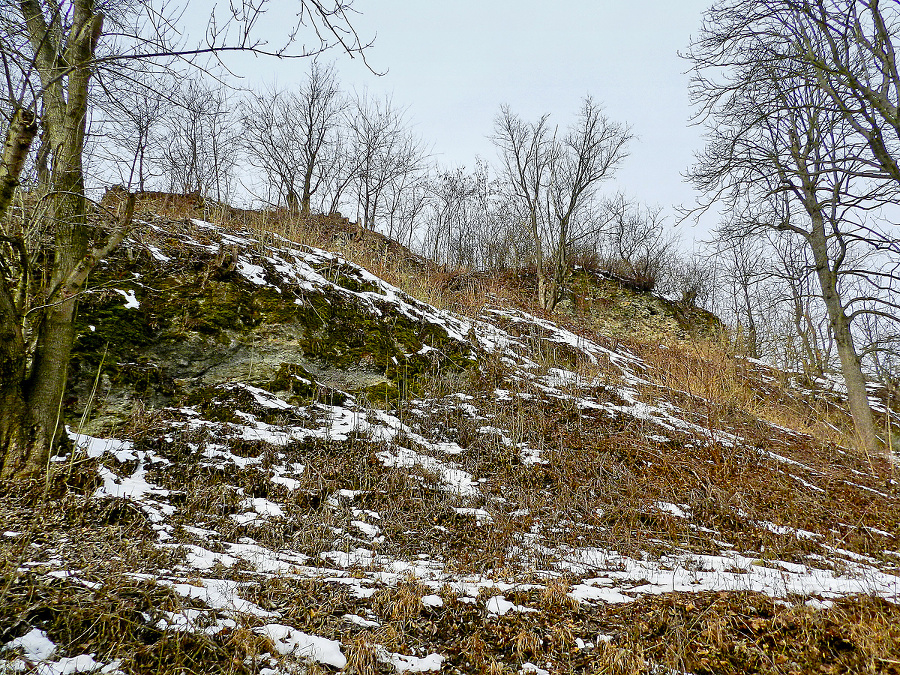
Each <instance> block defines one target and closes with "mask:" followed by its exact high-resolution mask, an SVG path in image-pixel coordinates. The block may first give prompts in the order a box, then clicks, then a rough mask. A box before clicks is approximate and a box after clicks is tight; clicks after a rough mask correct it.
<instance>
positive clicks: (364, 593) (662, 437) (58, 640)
mask: <svg viewBox="0 0 900 675" xmlns="http://www.w3.org/2000/svg"><path fill="white" fill-rule="evenodd" d="M94 283H95V286H94V289H93V290H92V292H91V293H90V294H89V295H88V296H86V298H85V299H84V300H83V302H82V312H81V319H80V321H81V325H80V334H79V338H78V343H77V349H76V360H75V362H74V364H73V368H74V369H73V378H72V388H71V397H70V399H69V401H68V404H69V406H70V408H71V410H72V413H73V418H75V419H78V418H81V419H82V420H83V421H82V423H81V424H80V426H79V428H73V429H72V430H71V431H72V433H71V435H72V437H73V440H74V444H75V448H74V450H73V451H72V452H71V453H70V454H68V455H65V456H60V457H56V458H54V460H53V462H52V464H51V474H50V479H49V481H48V485H47V491H46V493H41V494H38V495H19V494H8V495H6V496H5V498H4V501H3V503H2V506H0V518H2V520H3V522H4V523H5V527H6V528H7V530H6V531H5V532H4V534H3V537H2V539H0V550H2V559H3V560H4V563H3V568H2V569H3V575H4V579H3V581H4V584H3V587H2V589H0V593H2V595H0V607H2V610H0V643H3V644H5V645H6V646H5V647H3V650H4V651H2V652H0V659H2V663H3V664H4V665H0V668H3V667H5V668H9V669H12V670H13V671H18V670H22V669H25V668H28V667H32V666H35V667H39V668H41V669H43V670H41V671H40V672H47V673H50V672H53V673H57V672H59V673H62V672H88V671H92V670H100V669H102V670H103V672H116V671H121V672H187V671H193V672H226V671H227V672H230V673H236V672H237V673H242V672H252V673H266V674H274V673H281V672H310V673H313V672H323V671H333V670H335V669H345V670H346V672H355V673H374V672H383V673H388V672H395V671H413V672H423V671H438V670H440V671H443V672H461V673H473V672H484V673H503V672H520V673H525V672H533V673H543V672H550V673H568V672H671V671H669V670H667V669H669V668H674V669H678V670H681V671H688V672H698V673H699V672H730V673H738V672H740V673H747V672H767V673H768V672H772V673H774V672H785V673H787V672H792V673H793V672H847V671H852V672H861V671H863V670H867V669H868V670H869V671H871V672H896V664H897V663H898V661H900V647H898V645H900V628H898V626H900V608H898V606H897V602H898V589H900V577H898V564H900V545H898V537H900V522H898V510H897V507H898V486H897V483H896V482H895V480H894V479H893V477H892V475H891V474H890V473H889V470H888V469H887V468H886V467H884V466H882V465H879V464H878V463H877V462H875V461H874V460H873V461H872V462H869V461H867V460H866V459H865V458H861V457H858V456H857V455H855V454H854V453H852V452H851V451H849V450H847V449H846V448H844V447H841V445H840V444H839V443H837V442H835V440H837V441H839V440H840V436H839V434H837V430H835V435H834V437H833V438H832V439H831V440H828V439H827V438H826V437H825V436H824V435H822V433H820V432H821V431H822V429H826V430H827V429H829V428H833V427H835V426H838V427H839V426H840V425H839V424H833V423H832V422H833V421H839V419H840V416H841V415H842V414H843V413H841V412H840V411H839V409H838V408H837V407H836V405H835V403H839V402H840V395H839V393H834V392H830V393H827V392H824V391H823V390H819V389H816V390H803V389H802V388H800V387H799V386H798V385H796V383H795V382H793V380H792V378H791V377H790V376H786V375H784V374H780V373H776V372H774V371H772V370H771V369H769V368H767V367H766V366H764V365H762V364H756V363H750V362H746V361H743V360H740V359H735V358H731V357H728V356H727V355H722V354H718V355H713V354H712V353H711V352H710V353H704V352H702V351H701V350H699V349H697V348H691V349H688V348H687V347H685V346H683V345H682V346H678V345H676V344H675V343H672V344H660V343H659V342H655V341H646V340H645V341H644V342H643V343H640V344H639V343H634V344H631V345H630V346H624V344H625V343H623V342H621V341H619V340H605V339H604V338H602V337H600V336H599V334H597V333H585V332H580V333H578V334H576V333H575V332H572V331H571V330H569V329H567V328H566V327H564V326H561V325H558V324H556V323H554V322H551V321H549V320H547V319H544V318H541V317H538V316H534V315H532V314H529V313H527V312H525V311H523V310H522V309H510V308H508V307H504V306H499V305H497V306H495V305H490V304H488V305H486V306H484V307H483V308H482V309H481V311H479V312H478V313H477V316H475V317H474V318H473V317H464V316H459V315H455V314H452V313H449V312H446V311H441V310H438V309H435V308H434V307H431V306H429V305H427V304H425V303H423V302H420V301H417V300H415V299H414V298H412V297H410V296H409V295H407V294H406V293H404V292H402V291H401V290H399V289H397V288H395V287H393V286H391V285H389V284H387V283H386V282H384V281H382V280H380V279H378V278H376V277H374V276H373V275H371V274H369V273H368V272H366V271H365V270H363V269H362V268H360V267H358V266H356V265H354V264H353V263H351V262H349V261H347V260H345V259H343V258H341V257H340V256H338V255H335V254H332V253H327V252H325V251H321V250H318V249H312V248H308V247H303V246H299V245H297V244H293V243H291V242H288V241H284V240H277V238H276V239H274V240H273V238H271V237H270V238H269V239H267V243H265V244H263V243H262V242H260V241H258V240H257V239H255V238H253V237H252V236H250V235H248V234H246V233H239V232H224V231H222V230H220V229H219V228H217V227H215V226H212V225H210V224H207V223H202V222H199V221H191V222H187V223H182V224H180V225H178V224H175V223H170V222H167V223H163V222H156V223H151V224H148V225H147V226H146V227H145V228H144V230H143V231H142V233H141V236H140V239H139V240H138V239H135V240H134V241H132V242H130V244H129V246H127V247H125V248H123V250H122V251H121V252H120V253H119V254H118V255H117V256H116V257H115V258H114V259H112V260H110V261H109V263H108V264H107V265H106V266H105V267H104V268H103V270H102V271H101V272H100V274H99V275H98V276H97V277H96V278H95V279H94ZM597 302H598V304H602V303H600V302H599V301H597ZM612 304H615V303H612ZM616 307H618V305H616ZM660 307H664V305H660ZM575 309H577V307H576V308H575ZM594 311H595V312H596V311H599V309H598V307H594ZM610 311H611V312H612V314H611V316H615V315H616V314H615V312H619V313H620V314H621V313H622V312H627V311H628V310H622V309H621V308H618V309H612V310H610ZM660 311H661V312H662V311H663V310H660ZM623 315H624V314H623ZM676 323H677V321H676ZM826 393H827V396H826ZM877 395H878V393H877V392H873V397H874V398H873V400H875V401H876V404H877V403H878V401H877ZM810 397H815V398H817V399H818V400H819V402H818V403H816V404H815V406H817V407H813V406H811V405H810V404H809V403H807V402H805V400H804V399H805V398H806V399H808V398H810ZM828 400H831V401H833V403H828ZM823 401H824V402H823ZM880 409H881V410H882V415H884V414H887V413H886V412H885V409H884V407H883V406H882V407H881V408H880ZM812 418H820V419H818V420H814V419H812ZM800 421H802V424H801V423H800ZM801 427H802V428H801ZM806 432H810V433H806ZM892 669H893V670H892Z"/></svg>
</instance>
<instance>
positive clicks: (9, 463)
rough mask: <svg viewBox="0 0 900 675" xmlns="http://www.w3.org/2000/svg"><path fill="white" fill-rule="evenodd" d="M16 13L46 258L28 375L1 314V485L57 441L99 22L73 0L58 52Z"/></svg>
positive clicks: (28, 6)
mask: <svg viewBox="0 0 900 675" xmlns="http://www.w3.org/2000/svg"><path fill="white" fill-rule="evenodd" d="M20 8H21V11H22V14H23V18H24V19H25V21H26V23H27V25H28V32H29V39H30V40H31V42H32V45H33V46H34V48H35V52H36V57H35V65H36V67H37V70H38V72H39V74H40V77H41V82H42V84H43V87H44V89H43V103H44V117H43V127H44V129H43V131H44V134H45V140H47V141H49V147H50V148H51V153H52V165H51V169H50V174H51V175H50V186H49V187H50V192H49V194H48V204H49V209H48V214H47V216H46V218H47V230H48V231H50V232H53V233H54V251H53V260H52V272H51V274H50V278H49V282H48V284H47V286H46V288H45V289H44V291H43V293H42V294H41V295H40V296H38V297H37V298H36V299H35V304H36V305H37V306H38V307H37V308H35V309H37V310H38V311H37V312H36V314H37V316H38V317H39V318H38V320H37V321H36V322H35V324H34V326H33V332H34V335H35V337H36V339H35V348H34V352H33V354H32V356H31V363H30V365H28V364H27V356H28V355H27V353H26V350H25V345H24V339H22V327H21V321H20V320H19V318H20V310H21V308H18V309H17V308H16V307H15V306H14V304H10V306H9V307H6V306H5V300H4V301H3V302H4V306H0V311H2V316H0V333H2V334H3V337H8V336H13V340H12V342H11V343H6V341H5V340H4V347H3V353H2V356H3V357H4V363H3V366H2V368H0V399H2V402H3V409H2V412H0V453H2V458H0V459H2V468H0V478H2V479H4V480H8V479H10V478H19V477H28V476H31V475H35V474H38V473H39V472H40V471H42V470H43V468H44V467H45V466H46V464H47V461H48V459H49V456H50V452H51V450H52V448H53V445H54V444H55V442H56V441H57V439H58V438H59V437H60V436H61V435H62V431H63V425H62V420H61V417H60V411H61V405H62V398H63V394H64V392H65V387H66V377H67V374H68V364H69V358H70V356H71V351H72V344H73V342H74V339H75V327H74V319H75V308H76V298H77V294H78V292H79V291H80V290H81V288H82V287H83V285H84V283H85V281H86V280H87V273H88V272H89V270H90V269H91V268H92V267H93V265H94V264H96V259H92V258H91V257H90V256H88V251H89V246H88V244H89V236H88V231H87V223H86V217H85V198H84V173H83V166H82V153H83V151H84V141H85V131H86V124H87V111H88V83H89V80H90V77H91V70H90V66H89V64H90V62H91V60H92V59H93V56H94V49H95V47H96V44H97V39H98V38H99V36H100V31H101V28H102V22H103V15H102V14H99V13H95V11H94V4H93V1H92V0H75V2H73V17H72V19H73V20H72V26H71V28H70V31H69V34H68V35H67V36H66V37H67V41H66V42H65V44H58V43H57V40H58V38H57V36H55V35H54V34H53V31H52V29H51V28H50V27H49V26H48V25H47V23H46V21H45V19H44V16H43V12H42V7H41V5H40V3H39V2H37V1H36V0H22V2H21V3H20ZM59 54H64V56H65V58H62V59H61V58H59ZM64 76H65V77H64ZM41 306H43V307H41Z"/></svg>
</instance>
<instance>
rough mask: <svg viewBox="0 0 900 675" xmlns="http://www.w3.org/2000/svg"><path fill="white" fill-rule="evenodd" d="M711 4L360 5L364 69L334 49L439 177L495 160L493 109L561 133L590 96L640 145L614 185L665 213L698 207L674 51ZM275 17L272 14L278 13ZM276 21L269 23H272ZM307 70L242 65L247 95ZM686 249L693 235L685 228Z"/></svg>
mask: <svg viewBox="0 0 900 675" xmlns="http://www.w3.org/2000/svg"><path fill="white" fill-rule="evenodd" d="M710 2H711V0H678V1H677V2H672V0H643V1H642V2H629V1H627V0H625V1H623V0H568V2H560V3H555V2H546V1H538V0H453V1H452V2H449V1H447V0H444V1H435V0H418V1H416V2H410V0H356V3H355V7H356V8H357V9H358V10H359V11H360V12H361V14H359V15H358V16H356V18H355V26H356V27H357V29H358V31H359V33H360V35H361V36H362V37H364V38H365V37H367V36H368V37H371V36H374V37H375V45H374V47H372V49H371V50H370V51H369V53H368V60H369V63H370V65H371V66H372V67H373V68H374V69H375V70H377V71H386V74H385V75H383V76H381V77H378V76H376V75H374V74H372V73H371V72H370V71H369V70H367V69H366V68H365V66H364V64H362V63H361V62H360V60H359V59H355V60H351V59H349V58H347V57H346V56H341V55H340V54H338V53H337V52H334V53H333V54H331V55H329V56H328V57H327V60H334V61H335V62H336V65H337V67H338V70H339V73H340V79H341V82H342V84H343V86H344V88H345V89H347V90H352V89H354V88H356V89H362V88H368V90H369V91H370V92H372V93H375V94H381V93H391V94H392V95H393V99H394V102H395V103H396V104H398V105H400V106H406V107H408V117H409V119H410V121H411V122H412V123H413V124H414V125H415V129H416V130H417V131H418V133H419V134H420V135H421V136H422V138H423V139H424V140H425V142H426V144H427V145H428V146H430V147H431V148H432V151H433V154H434V156H435V159H436V160H437V161H438V162H440V163H441V164H443V165H446V166H456V165H461V164H462V165H466V166H468V167H471V166H473V164H474V161H475V157H476V155H480V156H481V157H483V158H485V159H487V160H489V161H491V162H493V161H495V160H496V157H497V155H496V151H495V149H494V147H493V145H492V144H491V142H490V140H489V138H488V137H489V135H490V134H491V130H492V127H493V119H494V117H495V116H496V114H497V111H498V109H499V107H500V105H501V104H503V103H508V104H509V105H510V106H511V108H512V110H513V111H514V112H516V113H518V114H519V115H520V116H522V117H523V118H525V119H527V120H535V119H537V118H538V117H540V115H542V114H544V113H550V114H551V121H553V122H555V123H556V124H559V125H560V126H561V127H564V126H566V125H567V124H568V123H569V122H570V121H571V120H572V118H573V116H574V114H575V113H576V111H577V109H578V107H579V103H580V101H581V99H582V98H583V97H584V96H585V95H587V94H590V95H591V96H593V97H594V99H595V100H597V101H600V102H602V103H603V105H604V108H605V111H606V113H607V115H608V116H609V117H610V118H611V119H613V120H616V121H619V122H623V123H627V124H629V125H631V127H632V130H633V132H634V134H635V136H636V139H635V141H634V142H633V144H632V146H631V154H630V157H629V158H628V160H627V161H626V163H625V164H624V166H623V168H622V169H621V170H620V172H619V174H618V179H617V185H616V186H609V189H615V187H620V188H621V189H623V190H625V191H626V192H627V193H628V194H629V195H630V196H632V197H634V198H636V199H639V200H641V201H643V202H645V203H647V204H650V205H659V206H661V207H663V208H665V209H666V211H667V212H669V213H671V207H672V205H675V204H684V203H693V199H694V194H693V190H692V189H691V188H690V186H689V185H687V184H685V183H684V182H683V179H682V177H681V174H682V173H683V172H684V170H685V169H686V168H687V167H688V165H689V164H690V163H691V158H692V153H693V152H694V151H696V150H698V149H699V148H700V145H701V143H702V139H701V130H700V129H698V128H697V127H693V126H691V125H690V117H691V112H692V111H691V107H690V105H689V102H688V93H687V85H688V77H687V76H686V75H685V71H686V70H687V67H688V64H687V62H686V61H684V60H683V59H681V58H679V56H678V52H679V51H683V50H685V49H686V48H687V46H688V45H689V43H690V40H691V36H692V35H696V34H697V32H698V30H699V28H700V24H701V18H702V14H703V12H704V10H705V9H706V8H707V6H708V5H709V4H710ZM276 6H277V3H276ZM268 18H275V17H268ZM306 68H307V66H306V64H305V62H303V61H291V62H287V63H284V62H282V63H278V62H276V61H273V60H271V59H260V60H257V61H255V62H254V65H253V67H252V69H250V70H248V69H246V68H241V69H240V71H241V74H243V75H246V76H247V81H246V84H248V85H253V84H255V83H259V82H267V83H270V82H272V81H273V80H275V79H276V78H277V81H278V83H279V85H282V86H290V85H291V84H292V83H293V82H299V81H301V80H302V79H303V76H304V73H305V70H306ZM684 235H685V238H687V239H690V238H692V232H691V230H690V228H689V227H688V228H687V230H686V231H685V232H684Z"/></svg>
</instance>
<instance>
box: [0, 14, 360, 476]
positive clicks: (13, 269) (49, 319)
mask: <svg viewBox="0 0 900 675" xmlns="http://www.w3.org/2000/svg"><path fill="white" fill-rule="evenodd" d="M296 8H297V10H298V12H297V21H298V25H297V26H296V30H293V31H290V37H289V38H287V39H285V41H284V43H283V44H282V45H280V46H273V45H267V44H266V43H265V42H263V41H262V40H261V39H259V38H257V37H256V31H255V29H256V26H257V23H258V19H259V17H260V15H261V11H262V10H261V9H260V6H259V4H258V3H251V2H234V3H231V5H230V6H229V10H228V11H229V13H230V17H229V19H228V20H227V21H224V22H222V21H216V20H212V19H211V21H210V24H209V27H208V30H207V31H206V33H205V35H204V38H203V39H202V41H201V42H199V43H197V44H194V45H190V44H185V43H184V40H182V43H181V44H174V43H173V39H174V38H175V37H176V36H179V35H183V34H182V33H179V31H178V30H177V29H176V28H177V27H176V24H175V23H174V20H175V19H174V18H173V17H178V16H179V15H180V10H181V9H182V8H179V7H176V6H173V5H170V4H167V3H164V4H162V5H161V6H157V5H156V4H155V3H153V2H144V3H126V4H122V3H112V2H109V3H103V4H98V3H95V2H94V1H93V0H67V1H66V2H62V3H57V2H50V1H46V0H21V1H20V2H12V1H11V0H2V2H0V43H2V47H3V51H2V56H3V61H4V65H5V68H4V73H5V81H4V85H5V89H6V91H5V95H4V99H5V103H6V105H5V108H6V110H7V112H8V114H9V115H10V117H9V118H8V120H7V125H8V126H7V133H6V137H7V146H6V149H5V151H4V154H3V158H2V162H3V163H2V166H0V217H2V216H4V215H5V214H6V211H7V207H8V204H9V198H8V197H7V196H6V195H11V193H12V190H13V189H14V188H15V185H16V183H17V181H18V179H19V175H20V173H21V170H22V168H23V166H24V161H23V157H24V156H25V155H26V154H27V152H28V149H29V147H30V145H31V143H32V140H33V138H34V136H35V133H36V131H37V128H36V125H35V120H36V119H39V122H40V129H41V133H42V135H43V141H44V142H43V143H42V145H44V147H46V148H47V152H48V155H49V158H50V161H49V162H48V163H47V166H48V167H50V170H49V172H48V173H49V175H48V177H47V182H46V187H47V191H46V193H45V194H44V195H43V196H42V199H43V204H44V205H45V207H46V208H44V209H43V212H44V213H46V216H44V217H43V219H42V225H41V231H42V232H43V233H44V236H43V237H33V236H29V233H27V232H25V231H23V227H22V226H21V223H15V222H12V221H11V220H10V219H8V218H7V219H6V220H4V221H3V225H2V226H3V231H2V234H0V462H2V468H0V478H2V479H3V480H6V479H13V478H19V477H24V476H30V475H34V474H37V473H39V472H41V471H42V470H43V469H44V467H46V465H47V461H48V457H49V454H50V451H51V448H52V447H53V445H54V443H55V442H56V441H57V440H58V439H60V438H61V436H62V429H63V420H62V415H61V409H62V405H61V404H62V396H63V392H64V389H65V384H66V373H67V368H68V364H69V357H70V354H71V349H72V344H73V341H74V337H75V332H74V318H75V312H76V304H77V298H78V296H79V294H80V293H81V292H82V291H83V289H84V287H85V284H86V282H87V279H88V275H89V274H90V272H91V270H92V269H93V268H94V267H95V266H96V265H97V263H98V262H99V261H100V260H102V259H103V258H104V257H105V256H106V255H108V254H109V253H110V252H111V251H112V250H113V249H114V248H115V247H116V246H118V245H119V244H120V243H121V242H122V240H123V239H124V238H125V236H126V235H127V232H128V229H129V226H130V222H131V219H130V211H131V209H130V208H126V209H125V211H124V212H123V213H122V215H121V218H120V220H119V222H118V224H117V225H114V226H112V227H109V228H97V227H93V226H91V225H90V224H89V223H88V219H87V205H86V200H85V191H84V188H85V173H84V163H83V156H84V149H85V140H86V136H87V123H88V120H89V119H91V114H90V113H91V110H92V98H91V94H92V92H91V80H92V78H93V76H94V73H95V71H96V70H98V69H99V68H106V67H111V66H112V65H113V64H116V63H120V64H121V63H127V62H129V61H133V60H139V61H147V60H169V61H171V60H172V59H182V60H183V61H186V62H190V60H192V59H197V58H199V57H201V56H202V55H204V54H208V55H213V56H215V55H219V56H222V55H223V54H225V53H227V52H228V51H245V52H246V51H252V52H255V53H259V54H273V55H278V56H283V57H289V56H302V55H309V54H313V53H320V52H321V51H323V50H324V49H327V48H328V47H330V46H333V45H334V44H338V45H340V46H341V47H343V48H344V49H346V50H348V51H350V52H355V53H361V52H362V50H363V49H364V48H365V45H363V44H362V43H361V42H360V41H359V40H358V39H357V36H356V33H355V31H354V30H353V27H352V25H351V24H350V23H349V21H348V20H347V12H348V11H349V10H350V2H349V0H348V1H341V0H336V1H335V2H331V3H323V2H307V1H306V0H301V1H300V2H298V3H297V5H296ZM104 10H106V12H105V13H104ZM109 27H113V28H112V29H109ZM135 27H137V29H135ZM305 27H307V28H308V27H312V28H313V29H314V30H313V32H314V34H315V35H316V36H317V37H316V38H315V41H314V42H313V43H312V44H311V45H308V46H307V45H302V44H301V45H299V46H298V45H297V44H296V38H297V37H298V36H301V35H304V34H306V33H304V32H303V30H302V29H303V28H305ZM138 29H139V30H138ZM186 39H187V38H185V40H186ZM293 47H296V49H294V48H293ZM128 204H129V205H130V206H133V199H132V200H129V201H128ZM47 241H49V242H50V243H49V246H48V245H47V244H46V243H45V242H47ZM38 261H40V263H42V268H43V270H44V271H45V277H44V281H43V283H35V282H36V281H38V280H40V277H37V278H36V277H35V272H36V269H35V266H36V264H37V263H38Z"/></svg>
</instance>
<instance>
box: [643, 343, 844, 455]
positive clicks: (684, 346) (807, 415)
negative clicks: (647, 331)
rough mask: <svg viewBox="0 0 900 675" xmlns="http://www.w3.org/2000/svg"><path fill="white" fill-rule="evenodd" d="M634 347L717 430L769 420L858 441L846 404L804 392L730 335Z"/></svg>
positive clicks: (661, 382)
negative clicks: (741, 350) (743, 353)
mask: <svg viewBox="0 0 900 675" xmlns="http://www.w3.org/2000/svg"><path fill="white" fill-rule="evenodd" d="M633 349H634V351H635V352H636V353H638V354H639V355H640V356H641V358H642V359H643V360H644V361H645V362H646V363H647V364H648V365H649V366H650V370H649V372H648V375H649V376H650V379H651V381H652V382H654V383H655V384H656V385H658V386H660V387H663V388H665V389H667V390H671V391H672V392H673V393H675V394H676V395H680V400H682V401H685V402H686V405H688V406H689V407H693V408H696V409H697V410H699V411H701V412H702V414H703V416H704V417H705V418H706V420H705V423H706V424H707V425H708V426H709V427H710V429H711V430H712V431H715V430H720V429H723V428H724V427H726V426H732V428H733V426H734V425H736V424H738V425H739V424H744V425H746V424H753V422H754V420H763V421H765V422H770V423H772V424H775V425H777V426H780V427H784V428H787V429H791V430H792V431H795V432H797V433H800V434H803V435H807V436H810V437H812V438H813V439H814V441H815V442H816V443H817V444H822V445H824V444H836V445H842V446H844V447H852V428H851V426H850V423H851V420H850V418H849V415H848V414H847V412H846V410H845V409H843V408H841V407H839V406H838V405H837V403H836V402H835V401H833V400H829V399H828V398H824V397H815V398H811V397H803V396H802V395H801V394H800V393H799V392H798V391H797V390H796V389H795V388H793V387H792V386H789V383H788V381H787V378H786V377H785V375H784V374H783V373H781V372H779V371H776V370H775V369H772V368H768V367H765V366H761V365H758V364H755V363H752V362H750V361H747V360H746V359H743V358H739V357H738V356H737V355H735V354H734V352H733V351H731V350H730V349H729V346H728V345H727V344H726V343H725V342H724V341H718V342H714V341H709V340H699V339H698V340H694V341H691V342H681V343H677V342H673V343H669V344H667V345H665V347H664V348H663V347H660V346H659V345H647V344H636V345H634V346H633ZM648 393H655V394H656V395H659V392H648ZM662 395H663V396H665V395H666V394H665V392H663V393H662Z"/></svg>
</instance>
